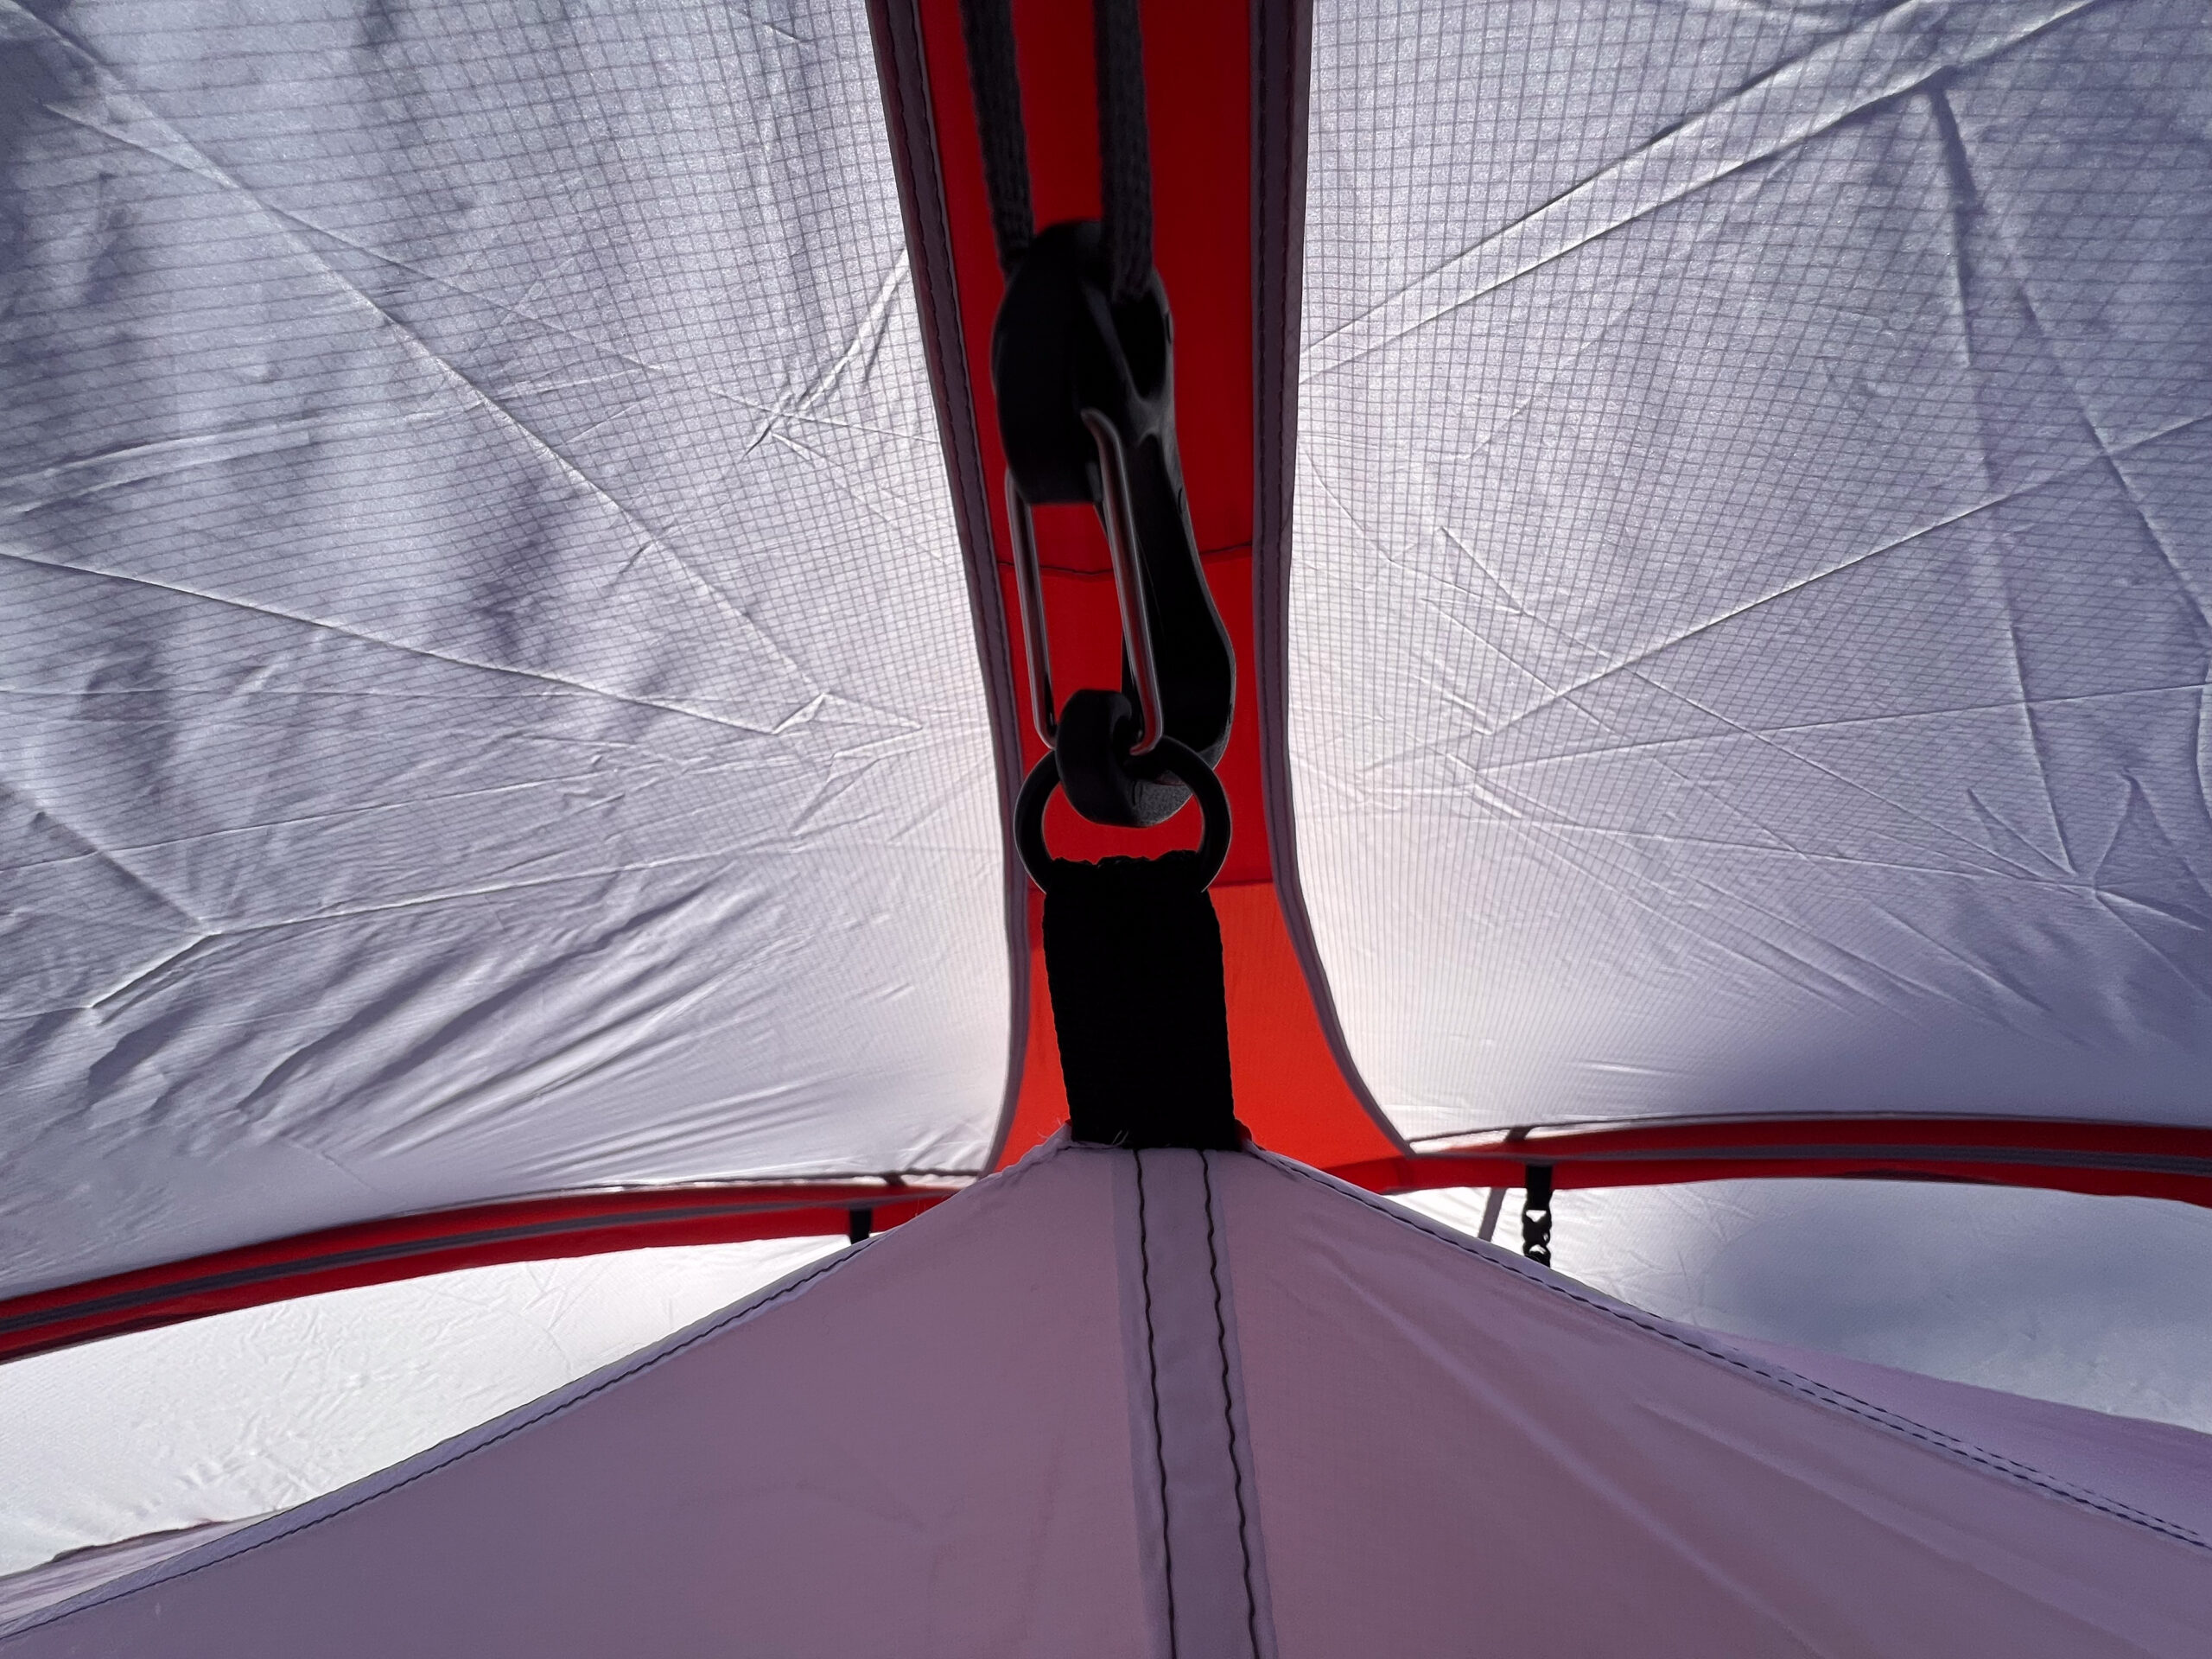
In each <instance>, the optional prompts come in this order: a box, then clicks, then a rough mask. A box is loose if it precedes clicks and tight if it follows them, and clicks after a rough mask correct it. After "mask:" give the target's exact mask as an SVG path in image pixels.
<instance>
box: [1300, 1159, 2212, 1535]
mask: <svg viewBox="0 0 2212 1659" xmlns="http://www.w3.org/2000/svg"><path fill="white" fill-rule="evenodd" d="M1262 1156H1264V1157H1266V1159H1267V1160H1268V1162H1269V1163H1271V1164H1274V1166H1275V1167H1277V1168H1278V1169H1281V1170H1282V1171H1283V1172H1284V1173H1287V1174H1291V1175H1295V1176H1297V1177H1299V1178H1300V1179H1302V1180H1307V1181H1311V1182H1313V1184H1314V1185H1317V1186H1319V1187H1321V1188H1323V1189H1324V1190H1325V1191H1327V1192H1334V1193H1336V1194H1337V1195H1338V1197H1340V1198H1352V1199H1355V1200H1357V1202H1358V1203H1359V1204H1361V1205H1363V1206H1364V1207H1365V1208H1367V1209H1369V1210H1371V1211H1374V1212H1375V1213H1376V1214H1377V1215H1379V1216H1382V1217H1385V1218H1386V1219H1388V1220H1390V1221H1394V1222H1395V1223H1397V1224H1399V1225H1400V1226H1402V1227H1405V1228H1407V1229H1408V1230H1411V1231H1413V1232H1416V1233H1419V1234H1420V1235H1421V1236H1422V1237H1424V1238H1432V1239H1434V1240H1435V1241H1436V1242H1437V1243H1440V1244H1446V1245H1449V1246H1450V1247H1451V1248H1452V1249H1455V1250H1458V1251H1459V1252H1460V1253H1461V1254H1462V1255H1471V1256H1472V1257H1474V1259H1475V1260H1476V1261H1478V1262H1484V1263H1485V1264H1487V1265H1488V1266H1490V1267H1492V1268H1497V1269H1499V1270H1500V1271H1502V1272H1505V1273H1510V1274H1512V1275H1513V1276H1514V1277H1515V1278H1516V1279H1519V1280H1522V1281H1524V1282H1525V1283H1528V1284H1530V1285H1533V1286H1535V1287H1536V1288H1538V1289H1540V1290H1547V1291H1549V1292H1551V1293H1552V1294H1554V1295H1555V1296H1563V1297H1565V1298H1566V1299H1567V1300H1569V1301H1571V1302H1574V1303H1578V1304H1580V1306H1584V1307H1586V1308H1589V1309H1590V1310H1591V1311H1592V1312H1593V1313H1603V1314H1605V1316H1606V1317H1607V1318H1608V1319H1616V1320H1618V1321H1619V1322H1620V1323H1621V1324H1623V1325H1630V1326H1632V1327H1634V1328H1635V1329H1637V1330H1638V1331H1643V1332H1647V1333H1649V1335H1651V1336H1655V1337H1658V1338H1662V1339H1664V1340H1665V1341H1668V1342H1671V1343H1673V1344H1675V1345H1676V1346H1677V1347H1680V1348H1686V1349H1688V1350H1689V1351H1691V1352H1692V1353H1695V1354H1702V1355H1703V1356H1705V1357H1707V1359H1713V1360H1718V1361H1719V1362H1720V1363H1722V1364H1724V1365H1726V1366H1729V1367H1730V1368H1731V1369H1732V1370H1738V1371H1743V1372H1745V1373H1746V1374H1748V1375H1750V1376H1757V1377H1760V1378H1763V1379H1764V1381H1766V1382H1768V1383H1773V1384H1774V1385H1775V1386H1776V1387H1777V1388H1782V1389H1788V1390H1789V1392H1790V1393H1792V1394H1795V1395H1800V1396H1801V1397H1802V1398H1805V1399H1808V1400H1812V1401H1815V1402H1818V1403H1820V1404H1821V1405H1825V1406H1830V1407H1833V1408H1835V1409H1836V1410H1838V1411H1842V1412H1847V1413H1848V1414H1851V1415H1852V1416H1853V1417H1858V1418H1860V1419H1863V1420H1864V1421H1866V1422H1869V1423H1872V1424H1873V1425H1874V1426H1875V1427H1878V1428H1885V1429H1887V1430H1889V1431H1890V1432H1891V1433H1896V1434H1902V1435H1904V1437H1905V1438H1907V1439H1908V1440H1917V1441H1919V1442H1920V1443H1921V1444H1923V1446H1927V1447H1929V1449H1930V1450H1931V1451H1936V1452H1944V1453H1947V1454H1948V1455H1949V1456H1952V1457H1955V1458H1958V1459H1961V1460H1963V1461H1965V1462H1967V1463H1971V1464H1975V1465H1980V1467H1982V1468H1984V1469H1986V1470H1988V1471H1990V1472H1991V1473H1993V1474H1997V1475H2003V1476H2005V1477H2008V1478H2011V1479H2013V1480H2017V1481H2018V1482H2020V1483H2021V1484H2023V1485H2027V1486H2032V1487H2034V1488H2036V1489H2037V1491H2043V1492H2047V1493H2049V1494H2050V1496H2051V1497H2057V1498H2063V1499H2064V1500H2065V1501H2066V1502H2067V1503H2075V1504H2079V1505H2080V1506H2081V1507H2082V1508H2083V1509H2086V1510H2095V1511H2096V1512H2097V1513H2098V1514H2100V1515H2107V1516H2111V1517H2112V1518H2113V1519H2114V1520H2116V1521H2126V1522H2133V1524H2134V1525H2136V1526H2139V1527H2143V1528H2145V1529H2148V1530H2150V1531H2152V1532H2155V1533H2158V1534H2159V1535H2161V1536H2163V1537H2167V1538H2171V1539H2172V1540H2174V1541H2176V1542H2177V1543H2183V1544H2189V1545H2191V1546H2193V1547H2195V1548H2198V1549H2205V1550H2212V1544H2209V1543H2207V1541H2205V1540H2204V1539H2202V1538H2201V1537H2199V1536H2198V1535H2196V1533H2194V1532H2191V1531H2190V1530H2189V1529H2187V1528H2186V1527H2183V1526H2180V1525H2178V1524H2177V1523H2176V1522H2171V1521H2167V1520H2164V1519H2162V1518H2161V1517H2159V1516H2155V1515H2152V1514H2151V1513H2149V1512H2148V1511H2147V1510H2138V1509H2134V1508H2132V1507H2131V1506H2129V1505H2127V1504H2125V1503H2120V1501H2119V1500H2118V1499H2116V1498H2108V1497H2102V1496H2101V1495H2099V1494H2096V1493H2093V1492H2089V1491H2083V1490H2082V1489H2081V1488H2078V1487H2075V1486H2070V1485H2067V1484H2063V1483H2062V1482H2060V1481H2059V1480H2057V1479H2056V1478H2054V1477H2052V1476H2050V1475H2047V1474H2045V1473H2044V1471H2041V1470H2040V1469H2037V1468H2035V1467H2034V1466H2032V1465H2029V1464H2024V1463H2015V1462H2014V1461H2013V1460H2012V1459H2010V1458H2008V1457H2005V1455H2004V1454H2003V1453H2002V1452H1992V1451H1989V1450H1988V1449H1987V1448H1986V1447H1983V1446H1975V1445H1974V1444H1973V1443H1972V1442H1970V1441H1967V1440H1960V1439H1958V1438H1957V1437H1956V1436H1955V1435H1951V1434H1946V1433H1943V1432H1942V1430H1940V1429H1933V1428H1929V1427H1927V1426H1926V1425H1925V1424H1923V1423H1916V1422H1915V1421H1912V1419H1910V1417H1903V1416H1899V1415H1898V1414H1896V1413H1895V1412H1891V1411H1889V1410H1887V1409H1885V1408H1883V1407H1880V1406H1877V1405H1874V1404H1872V1403H1871V1402H1868V1401H1865V1400H1861V1399H1859V1398H1858V1397H1857V1396H1856V1395H1848V1394H1846V1393H1844V1392H1843V1391H1842V1390H1841V1389H1832V1388H1830V1387H1828V1385H1827V1384H1826V1383H1815V1382H1814V1381H1813V1380H1812V1379H1811V1378H1809V1377H1801V1376H1791V1375H1789V1374H1788V1373H1786V1372H1781V1371H1773V1370H1767V1369H1765V1368H1764V1367H1763V1366H1760V1365H1757V1364H1754V1363H1751V1361H1750V1360H1748V1359H1745V1358H1742V1357H1738V1356H1737V1355H1734V1354H1731V1353H1728V1352H1726V1351H1725V1350H1722V1349H1719V1348H1712V1347H1707V1345H1706V1344H1703V1343H1701V1342H1697V1341H1695V1340H1694V1339H1692V1338H1688V1337H1686V1336H1684V1335H1683V1334H1682V1333H1681V1332H1679V1331H1675V1330H1669V1328H1668V1327H1667V1326H1665V1325H1659V1324H1656V1323H1651V1322H1647V1321H1645V1320H1643V1319H1637V1317H1635V1315H1634V1314H1632V1313H1630V1312H1629V1311H1628V1310H1626V1309H1624V1308H1622V1307H1620V1306H1613V1305H1609V1304H1607V1303H1605V1302H1601V1301H1599V1300H1596V1299H1594V1298H1592V1297H1589V1296H1585V1295H1581V1294H1578V1293H1577V1292H1575V1291H1573V1290H1570V1289H1568V1288H1567V1287H1566V1286H1565V1285H1561V1284H1556V1283H1554V1282H1551V1281H1549V1280H1547V1279H1543V1278H1540V1277H1538V1276H1537V1275H1536V1274H1533V1273H1530V1272H1529V1271H1528V1270H1527V1269H1526V1268H1522V1267H1521V1266H1520V1265H1518V1264H1517V1263H1516V1262H1514V1261H1513V1260H1512V1259H1511V1258H1510V1257H1500V1256H1497V1255H1491V1253H1490V1252H1488V1251H1486V1250H1480V1249H1473V1248H1471V1244H1470V1243H1469V1242H1468V1241H1466V1240H1463V1239H1458V1238H1452V1237H1450V1236H1446V1234H1445V1233H1443V1232H1442V1231H1441V1230H1430V1229H1429V1228H1427V1227H1425V1226H1423V1225H1422V1224H1421V1223H1420V1222H1418V1221H1416V1220H1414V1219H1413V1218H1412V1217H1408V1216H1406V1215H1402V1214H1401V1213H1400V1212H1399V1211H1396V1210H1395V1209H1393V1208H1390V1207H1389V1206H1386V1205H1383V1204H1380V1203H1377V1202H1376V1200H1374V1199H1373V1198H1370V1196H1369V1195H1368V1194H1366V1193H1364V1192H1359V1191H1358V1190H1357V1189H1356V1188H1347V1187H1344V1186H1340V1185H1338V1184H1337V1183H1336V1182H1334V1181H1332V1180H1330V1179H1328V1178H1326V1177H1325V1176H1323V1175H1321V1174H1319V1173H1317V1172H1315V1171H1313V1170H1309V1169H1306V1168H1305V1167H1304V1166H1301V1165H1299V1164H1295V1163H1293V1162H1291V1161H1290V1160H1287V1159H1283V1158H1278V1157H1276V1156H1274V1154H1262Z"/></svg>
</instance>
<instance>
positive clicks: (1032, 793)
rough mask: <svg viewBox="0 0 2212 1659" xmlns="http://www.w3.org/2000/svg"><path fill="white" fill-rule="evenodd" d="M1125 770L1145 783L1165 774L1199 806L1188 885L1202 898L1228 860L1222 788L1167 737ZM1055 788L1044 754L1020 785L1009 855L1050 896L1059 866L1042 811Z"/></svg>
mask: <svg viewBox="0 0 2212 1659" xmlns="http://www.w3.org/2000/svg"><path fill="white" fill-rule="evenodd" d="M1129 770H1130V771H1132V772H1135V774H1136V775H1137V776H1138V777H1140V778H1143V779H1156V778H1158V777H1159V776H1160V773H1162V772H1166V774H1167V775H1168V776H1169V777H1171V778H1173V779H1176V780H1177V781H1178V782H1179V783H1180V784H1182V785H1183V786H1184V787H1185V788H1186V789H1188V790H1189V791H1191V794H1192V798H1193V799H1195V800H1196V801H1197V802H1198V810H1199V811H1200V813H1201V814H1203V815H1204V817H1205V829H1204V832H1203V833H1202V834H1201V836H1199V839H1198V880H1197V881H1196V882H1195V883H1194V884H1193V885H1194V887H1196V888H1197V890H1198V892H1200V893H1204V892H1205V890H1206V889H1207V888H1208V887H1211V886H1212V885H1213V879H1214V877H1216V876H1217V875H1219V874H1221V867H1222V865H1223V864H1224V862H1226V861H1227V860H1228V858H1229V832H1230V817H1229V791H1226V790H1224V788H1222V786H1221V779H1218V778H1217V777H1215V776H1214V775H1213V768H1212V767H1211V766H1208V765H1206V763H1205V757H1204V756H1202V755H1200V754H1199V753H1198V752H1197V751H1196V750H1194V749H1192V747H1190V746H1189V745H1188V744H1185V743H1182V742H1179V741H1177V740H1176V739H1174V738H1172V737H1162V738H1161V739H1160V741H1159V743H1158V744H1157V745H1156V746H1154V748H1153V750H1152V752H1151V753H1148V754H1142V755H1138V756H1135V757H1133V758H1132V759H1131V760H1130V763H1129ZM1059 782H1060V758H1059V756H1058V755H1057V754H1054V753H1052V751H1051V750H1049V749H1048V750H1046V753H1045V758H1044V759H1043V760H1039V762H1038V763H1037V764H1036V766H1033V767H1032V768H1031V770H1030V773H1029V776H1028V777H1027V779H1024V780H1023V782H1022V785H1021V794H1020V798H1017V799H1016V800H1015V802H1014V849H1015V850H1016V851H1018V852H1019V853H1020V855H1021V864H1022V868H1024V869H1026V870H1027V871H1028V872H1029V879H1030V880H1032V881H1034V882H1035V883H1036V884H1037V886H1038V887H1039V888H1040V889H1041V890H1043V891H1044V892H1046V893H1050V892H1051V891H1052V866H1053V865H1055V864H1057V863H1058V862H1059V861H1058V859H1056V858H1054V857H1053V856H1052V849H1050V848H1048V847H1046V845H1045V807H1046V803H1047V802H1049V801H1050V800H1051V799H1052V791H1053V790H1055V789H1057V788H1058V786H1059Z"/></svg>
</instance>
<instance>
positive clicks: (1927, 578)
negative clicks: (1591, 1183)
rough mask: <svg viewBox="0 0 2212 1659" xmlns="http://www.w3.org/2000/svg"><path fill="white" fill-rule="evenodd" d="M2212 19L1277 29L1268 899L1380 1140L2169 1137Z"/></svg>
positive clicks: (2185, 15)
mask: <svg viewBox="0 0 2212 1659" xmlns="http://www.w3.org/2000/svg"><path fill="white" fill-rule="evenodd" d="M2208 81H2212V22H2208V19H2207V16H2206V14H2205V12H2204V10H2203V8H2202V7H2201V6H2196V5H2192V4H2188V3H2171V0H2114V3H2105V4H2094V5H2090V4H2082V3H2076V0H1992V3H1965V4H1961V3H1948V0H1909V3H1904V4H1901V5H1894V6H1881V5H1876V4H1872V3H1853V4H1846V5H1817V6H1815V5H1806V6H1745V7H1734V6H1727V7H1721V6H1714V7H1674V6H1668V7H1655V6H1645V5H1635V4H1624V3H1615V0H1580V3H1573V4H1566V5H1560V4H1554V3H1551V0H1541V3H1538V0H1526V3H1523V0H1506V3H1500V4H1495V5H1485V6H1480V7H1463V6H1452V5H1438V4H1411V5H1402V6H1389V7H1375V6H1367V5H1360V4H1356V3H1351V0H1325V3H1322V4H1321V5H1319V7H1318V8H1317V17H1316V22H1315V43H1314V68H1313V129H1312V134H1311V139H1310V156H1311V174H1310V182H1309V190H1308V220H1307V233H1306V283H1305V316H1304V333H1303V347H1302V357H1301V362H1300V377H1301V384H1300V435H1299V454H1298V469H1299V470H1298V480H1297V486H1296V506H1295V535H1294V553H1293V563H1292V567H1291V584H1292V593H1291V600H1290V604H1291V613H1290V658H1291V669H1290V672H1291V689H1290V695H1289V705H1290V725H1291V731H1290V740H1289V741H1290V760H1291V770H1292V774H1293V777H1294V783H1295V786H1296V804H1297V811H1298V817H1299V829H1300V841H1299V845H1300V876H1301V878H1302V880H1303V884H1304V887H1305V892H1306V900H1307V904H1308V906H1309V909H1310V911H1311V912H1312V916H1313V927H1314V931H1315V935H1316V938H1317V940H1318V942H1319V947H1320V954H1321V957H1322V958H1323V960H1324V962H1325V965H1326V968H1327V970H1328V975H1329V978H1330V982H1331V985H1332V990H1333V993H1334V995H1335V1001H1336V1004H1337V1007H1338V1013H1339V1014H1340V1016H1341V1019H1342V1020H1343V1023H1344V1029H1345V1032H1346V1033H1347V1036H1348V1039H1349V1041H1350V1046H1351V1051H1352V1054H1353V1057H1354V1058H1355V1059H1356V1061H1357V1064H1358V1065H1359V1067H1360V1069H1361V1071H1362V1073H1363V1076H1364V1077H1365V1078H1366V1080H1367V1082H1368V1083H1369V1084H1370V1087H1371V1088H1372V1089H1373V1090H1374V1092H1375V1094H1376V1096H1377V1097H1378V1099H1379V1100H1380V1101H1381V1102H1382V1103H1383V1105H1384V1107H1385V1108H1386V1109H1388V1110H1389V1112H1390V1114H1391V1116H1392V1117H1393V1119H1394V1121H1395V1122H1396V1123H1397V1125H1398V1127H1399V1128H1401V1129H1402V1131H1403V1132H1404V1133H1405V1134H1406V1135H1408V1136H1409V1137H1410V1138H1412V1139H1413V1140H1414V1141H1415V1142H1416V1144H1421V1143H1427V1144H1430V1145H1434V1144H1437V1143H1439V1142H1440V1141H1447V1140H1449V1139H1450V1138H1451V1137H1452V1136H1453V1135H1459V1134H1464V1133H1466V1132H1469V1131H1473V1130H1479V1129H1496V1128H1504V1127H1507V1126H1510V1125H1515V1124H1540V1123H1548V1122H1573V1121H1576V1120H1590V1119H1615V1118H1633V1117H1639V1116H1669V1115H1685V1116H1701V1115H1710V1114H1725V1113H1738V1112H1742V1113H1762V1112H1790V1113H1797V1112H1818V1111H1823V1110H1839V1111H1860V1112H1885V1113H1942V1112H1964V1113H1993V1114H1997V1115H2001V1116H2023V1115H2037V1114H2047V1115H2050V1116H2063V1117H2075V1118H2115V1119H2126V1120H2133V1121H2139V1122H2172V1123H2196V1124H2202V1123H2207V1122H2212V813H2208V810H2207V807H2206V798H2207V787H2206V776H2207V772H2208V769H2212V763H2209V762H2208V757H2207V753H2206V750H2205V748H2204V746H2203V741H2202V732H2203V729H2204V725H2203V715H2204V705H2205V701H2206V696H2207V692H2206V682H2207V664H2208V662H2209V661H2212V622H2208V620H2207V619H2208V604H2209V603H2212V484H2208V480H2212V287H2208V286H2207V284H2206V282H2205V279H2204V274H2203V260H2202V250H2203V247H2204V245H2205V238H2206V235H2207V233H2208V227H2212V167H2208V159H2209V158H2212V106H2208V105H2207V104H2206V102H2205V99H2204V87H2205V86H2206V85H2207V84H2208Z"/></svg>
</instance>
